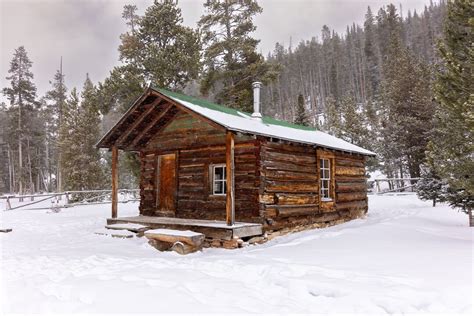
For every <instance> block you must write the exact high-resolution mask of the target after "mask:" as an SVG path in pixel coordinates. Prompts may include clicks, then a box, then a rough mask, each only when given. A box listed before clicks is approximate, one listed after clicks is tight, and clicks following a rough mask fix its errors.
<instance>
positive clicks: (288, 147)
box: [262, 141, 316, 156]
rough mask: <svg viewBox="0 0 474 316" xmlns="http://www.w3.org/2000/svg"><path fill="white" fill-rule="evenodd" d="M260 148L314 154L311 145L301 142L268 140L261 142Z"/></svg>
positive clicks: (314, 151)
mask: <svg viewBox="0 0 474 316" xmlns="http://www.w3.org/2000/svg"><path fill="white" fill-rule="evenodd" d="M262 148H263V149H264V150H265V151H277V152H287V153H295V152H299V153H314V155H315V156H316V150H315V149H314V148H313V147H311V146H306V145H302V144H284V143H275V142H269V141H263V142H262Z"/></svg>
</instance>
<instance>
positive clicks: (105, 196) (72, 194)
mask: <svg viewBox="0 0 474 316" xmlns="http://www.w3.org/2000/svg"><path fill="white" fill-rule="evenodd" d="M139 191H140V190H139V189H119V190H118V193H119V195H122V199H121V200H120V199H119V201H118V202H119V203H127V202H131V201H139V200H140V199H139ZM111 193H112V190H83V191H65V192H52V193H43V194H34V195H33V194H29V195H15V194H13V195H11V194H10V195H3V196H0V201H1V200H5V209H4V210H5V211H9V210H15V209H20V208H24V207H27V206H30V205H34V204H38V203H41V202H44V201H47V200H51V204H52V205H51V206H50V207H37V208H35V209H50V208H52V207H54V206H56V207H72V206H78V205H93V204H105V203H109V202H110V200H111ZM28 198H29V199H30V202H29V203H24V204H21V205H17V206H13V207H12V200H18V202H19V203H21V202H23V201H24V200H25V199H28ZM38 198H39V200H37V199H38ZM60 201H63V202H64V203H60Z"/></svg>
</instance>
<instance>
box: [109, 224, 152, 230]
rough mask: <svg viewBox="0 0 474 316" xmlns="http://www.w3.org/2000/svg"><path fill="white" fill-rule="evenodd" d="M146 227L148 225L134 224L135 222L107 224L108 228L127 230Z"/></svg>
mask: <svg viewBox="0 0 474 316" xmlns="http://www.w3.org/2000/svg"><path fill="white" fill-rule="evenodd" d="M146 227H147V226H143V225H140V224H134V223H120V224H110V225H107V228H110V229H126V230H139V229H142V228H146Z"/></svg>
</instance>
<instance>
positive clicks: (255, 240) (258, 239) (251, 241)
mask: <svg viewBox="0 0 474 316" xmlns="http://www.w3.org/2000/svg"><path fill="white" fill-rule="evenodd" d="M265 241H266V238H265V237H263V236H256V237H252V238H250V239H249V240H248V241H247V242H248V243H249V244H251V245H252V244H262V243H264V242H265Z"/></svg>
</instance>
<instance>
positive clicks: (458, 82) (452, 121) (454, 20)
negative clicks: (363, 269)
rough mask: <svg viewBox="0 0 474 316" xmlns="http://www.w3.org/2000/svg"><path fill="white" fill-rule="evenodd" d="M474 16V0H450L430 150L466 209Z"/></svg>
mask: <svg viewBox="0 0 474 316" xmlns="http://www.w3.org/2000/svg"><path fill="white" fill-rule="evenodd" d="M473 16H474V4H473V2H472V1H469V0H454V1H450V2H448V13H447V18H446V21H445V25H444V39H443V41H441V42H440V43H439V54H440V56H441V59H442V67H441V68H440V69H439V71H438V72H437V78H436V86H435V93H436V100H437V101H438V103H439V105H438V108H437V110H436V115H435V121H436V123H435V126H436V129H435V133H434V134H433V137H432V142H433V145H434V146H433V149H432V150H430V151H429V154H430V156H432V157H433V159H434V160H435V166H436V168H437V169H436V170H437V172H438V173H439V174H440V176H441V177H442V178H443V179H446V180H447V181H448V182H449V186H450V190H449V196H448V201H450V203H451V204H452V205H453V206H456V207H460V208H462V209H463V210H464V211H465V212H472V208H473V207H474V177H473V174H474V159H473V156H474V144H473V139H474V94H473V91H474V82H473V79H472V78H473V65H474V50H473V48H472V45H470V43H473V42H474V32H473V29H474V24H473V19H472V17H473ZM471 217H472V215H471ZM471 224H472V225H474V223H471Z"/></svg>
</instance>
